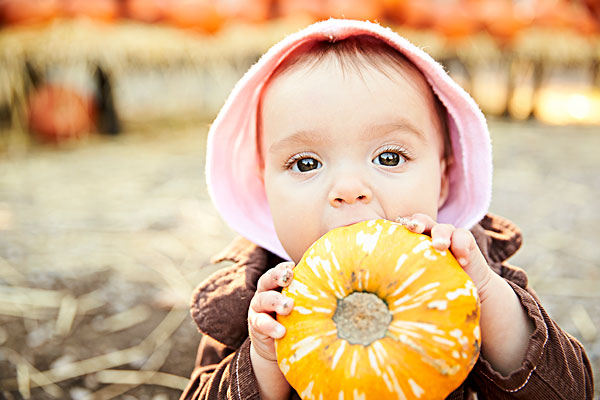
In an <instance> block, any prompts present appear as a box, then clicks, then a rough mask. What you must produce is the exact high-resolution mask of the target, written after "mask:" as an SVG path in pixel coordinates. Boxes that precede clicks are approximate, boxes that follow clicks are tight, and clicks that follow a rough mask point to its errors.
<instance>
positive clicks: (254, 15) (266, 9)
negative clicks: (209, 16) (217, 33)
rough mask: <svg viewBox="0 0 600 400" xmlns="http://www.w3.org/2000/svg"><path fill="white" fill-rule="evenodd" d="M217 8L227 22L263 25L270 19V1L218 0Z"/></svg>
mask: <svg viewBox="0 0 600 400" xmlns="http://www.w3.org/2000/svg"><path fill="white" fill-rule="evenodd" d="M217 6H218V9H219V11H220V12H221V14H222V15H223V16H224V18H225V19H227V20H239V21H246V22H252V23H256V24H261V23H265V22H267V21H268V20H269V18H270V17H271V8H272V1H271V0H218V1H217Z"/></svg>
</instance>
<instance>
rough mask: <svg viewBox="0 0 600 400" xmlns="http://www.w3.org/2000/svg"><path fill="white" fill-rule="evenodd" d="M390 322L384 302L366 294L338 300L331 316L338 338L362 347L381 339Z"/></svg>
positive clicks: (388, 312)
mask: <svg viewBox="0 0 600 400" xmlns="http://www.w3.org/2000/svg"><path fill="white" fill-rule="evenodd" d="M391 321H392V314H391V313H390V311H389V309H388V307H387V305H386V304H385V302H384V301H383V300H381V299H380V298H379V297H378V296H377V295H376V294H374V293H367V292H354V293H350V294H349V295H348V296H346V297H344V298H343V299H339V300H338V301H337V308H336V310H335V313H334V315H333V322H335V325H336V328H337V335H338V337H339V338H340V339H344V340H346V341H348V342H349V343H351V344H362V345H363V346H368V345H370V344H371V343H372V342H374V341H376V340H379V339H383V338H384V337H385V335H386V333H387V329H388V326H389V324H390V322H391Z"/></svg>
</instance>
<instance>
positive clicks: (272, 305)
mask: <svg viewBox="0 0 600 400" xmlns="http://www.w3.org/2000/svg"><path fill="white" fill-rule="evenodd" d="M293 306H294V300H292V299H290V298H289V297H286V296H284V295H282V294H281V293H279V292H276V291H274V290H269V291H266V292H261V293H257V294H255V295H254V297H253V298H252V300H251V301H250V308H251V309H252V310H253V311H254V312H257V313H273V312H275V313H277V314H281V315H287V314H289V313H290V312H291V311H292V308H293Z"/></svg>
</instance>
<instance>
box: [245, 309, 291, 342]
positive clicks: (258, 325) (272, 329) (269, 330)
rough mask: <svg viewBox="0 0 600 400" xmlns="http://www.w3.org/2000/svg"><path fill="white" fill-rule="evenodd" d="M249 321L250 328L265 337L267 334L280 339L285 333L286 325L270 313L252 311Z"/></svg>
mask: <svg viewBox="0 0 600 400" xmlns="http://www.w3.org/2000/svg"><path fill="white" fill-rule="evenodd" d="M248 322H249V323H250V329H251V330H254V332H253V334H255V335H256V334H257V335H258V336H259V337H260V336H262V337H263V339H264V337H265V336H267V337H271V338H273V339H280V338H282V337H283V335H285V327H284V326H283V325H281V324H280V323H279V322H277V321H275V319H273V317H271V316H270V315H269V314H265V313H251V314H249V315H248Z"/></svg>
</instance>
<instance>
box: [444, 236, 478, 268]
mask: <svg viewBox="0 0 600 400" xmlns="http://www.w3.org/2000/svg"><path fill="white" fill-rule="evenodd" d="M476 246H477V244H476V243H475V238H474V237H473V234H472V233H471V232H469V231H468V230H466V229H457V230H455V231H454V232H453V233H452V244H451V246H450V251H452V254H454V257H456V259H457V260H458V263H459V264H460V265H461V266H463V267H466V266H467V265H468V264H469V262H470V260H471V251H472V250H473V249H474V248H475V247H476Z"/></svg>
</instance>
